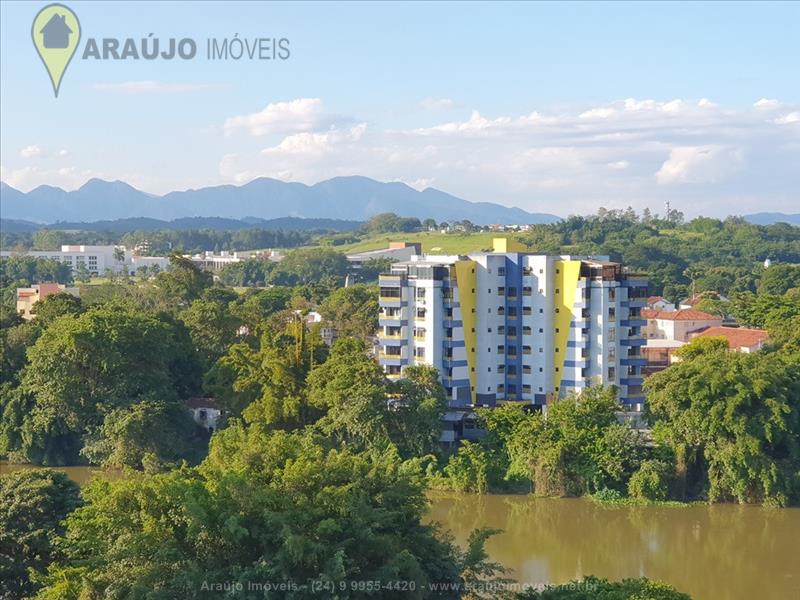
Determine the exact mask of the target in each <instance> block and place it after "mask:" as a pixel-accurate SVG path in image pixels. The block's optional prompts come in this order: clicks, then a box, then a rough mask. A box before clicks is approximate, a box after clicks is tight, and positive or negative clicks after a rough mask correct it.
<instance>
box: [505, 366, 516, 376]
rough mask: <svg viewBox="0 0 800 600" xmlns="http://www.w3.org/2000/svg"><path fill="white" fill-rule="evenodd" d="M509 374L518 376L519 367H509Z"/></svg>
mask: <svg viewBox="0 0 800 600" xmlns="http://www.w3.org/2000/svg"><path fill="white" fill-rule="evenodd" d="M507 372H508V374H509V375H516V374H517V366H516V365H508V371H507Z"/></svg>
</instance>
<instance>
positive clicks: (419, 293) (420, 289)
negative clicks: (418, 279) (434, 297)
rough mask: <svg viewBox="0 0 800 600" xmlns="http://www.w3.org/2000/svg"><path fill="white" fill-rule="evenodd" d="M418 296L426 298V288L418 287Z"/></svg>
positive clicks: (422, 298) (421, 298)
mask: <svg viewBox="0 0 800 600" xmlns="http://www.w3.org/2000/svg"><path fill="white" fill-rule="evenodd" d="M416 297H417V298H419V299H420V300H424V299H425V288H417V291H416Z"/></svg>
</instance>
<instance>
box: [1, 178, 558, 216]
mask: <svg viewBox="0 0 800 600" xmlns="http://www.w3.org/2000/svg"><path fill="white" fill-rule="evenodd" d="M0 205H1V207H0V214H1V216H2V217H3V218H4V219H18V220H26V221H33V222H37V223H53V222H55V221H68V222H85V221H101V220H114V219H127V218H134V217H149V218H152V219H161V220H173V219H181V218H185V217H223V218H227V219H244V218H247V217H251V218H257V219H276V218H279V217H301V218H315V219H320V218H327V219H344V220H353V221H366V220H367V219H369V218H370V217H372V216H374V215H376V214H379V213H385V212H393V213H396V214H398V215H400V216H404V217H419V218H420V219H426V218H431V219H435V220H436V221H462V220H465V219H466V220H469V221H472V222H473V223H476V224H481V225H485V224H491V223H499V224H514V223H552V222H555V221H558V220H560V217H557V216H555V215H551V214H543V213H529V212H527V211H524V210H522V209H521V208H512V207H508V206H503V205H501V204H494V203H491V202H469V201H467V200H463V199H461V198H457V197H456V196H452V195H450V194H447V193H445V192H442V191H440V190H437V189H434V188H426V189H424V190H422V191H419V190H415V189H414V188H412V187H409V186H408V185H406V184H404V183H400V182H380V181H375V180H374V179H369V178H367V177H335V178H333V179H328V180H326V181H322V182H320V183H317V184H314V185H310V186H309V185H305V184H302V183H287V182H285V181H279V180H277V179H269V178H265V177H262V178H259V179H254V180H253V181H251V182H250V183H247V184H245V185H242V186H234V185H220V186H213V187H205V188H200V189H196V190H195V189H191V190H186V191H180V192H170V193H168V194H165V195H163V196H157V195H154V194H148V193H146V192H143V191H141V190H137V189H136V188H134V187H133V186H131V185H129V184H127V183H125V182H123V181H104V180H102V179H90V180H89V181H87V182H86V183H85V184H84V185H83V186H81V187H80V188H78V189H77V190H74V191H71V192H68V191H66V190H63V189H61V188H59V187H53V186H48V185H41V186H39V187H37V188H35V189H33V190H31V191H30V192H27V193H25V192H21V191H19V190H16V189H14V188H12V187H11V186H9V185H7V184H5V183H0Z"/></svg>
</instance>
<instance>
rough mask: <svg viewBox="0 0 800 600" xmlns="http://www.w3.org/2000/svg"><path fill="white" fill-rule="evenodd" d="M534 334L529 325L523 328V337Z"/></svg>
mask: <svg viewBox="0 0 800 600" xmlns="http://www.w3.org/2000/svg"><path fill="white" fill-rule="evenodd" d="M532 332H533V330H532V329H531V328H530V327H528V326H527V325H525V326H523V328H522V335H530V334H531V333H532Z"/></svg>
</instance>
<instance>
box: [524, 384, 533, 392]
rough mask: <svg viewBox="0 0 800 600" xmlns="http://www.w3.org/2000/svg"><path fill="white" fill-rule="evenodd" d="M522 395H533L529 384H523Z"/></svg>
mask: <svg viewBox="0 0 800 600" xmlns="http://www.w3.org/2000/svg"><path fill="white" fill-rule="evenodd" d="M522 393H523V394H530V393H531V386H529V385H528V384H523V386H522Z"/></svg>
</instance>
